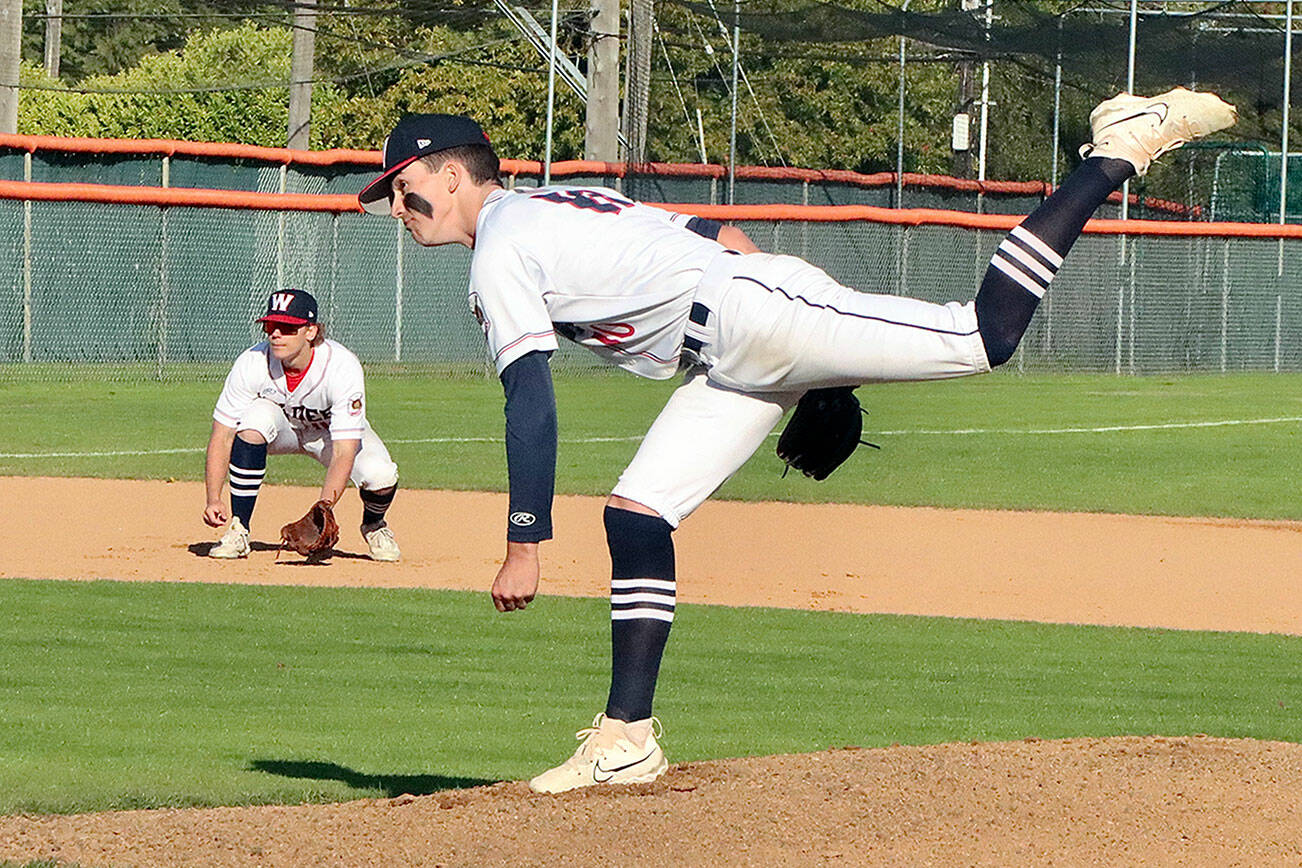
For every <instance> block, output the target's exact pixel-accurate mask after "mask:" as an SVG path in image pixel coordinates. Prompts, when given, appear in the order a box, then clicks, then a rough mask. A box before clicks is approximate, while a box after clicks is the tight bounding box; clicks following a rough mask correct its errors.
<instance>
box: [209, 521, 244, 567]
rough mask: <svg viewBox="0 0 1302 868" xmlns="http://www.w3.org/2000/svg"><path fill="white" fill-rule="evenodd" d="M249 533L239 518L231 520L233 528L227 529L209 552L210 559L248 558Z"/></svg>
mask: <svg viewBox="0 0 1302 868" xmlns="http://www.w3.org/2000/svg"><path fill="white" fill-rule="evenodd" d="M250 550H251V548H250V546H249V531H248V528H246V527H245V526H244V523H243V522H242V521H240V520H239V519H238V518H233V519H231V526H230V527H228V528H227V529H226V533H224V534H222V538H221V539H219V540H218V541H217V543H216V545H214V546H213V547H212V548H211V549H209V550H208V557H210V558H225V559H231V558H247V557H248V556H249V551H250Z"/></svg>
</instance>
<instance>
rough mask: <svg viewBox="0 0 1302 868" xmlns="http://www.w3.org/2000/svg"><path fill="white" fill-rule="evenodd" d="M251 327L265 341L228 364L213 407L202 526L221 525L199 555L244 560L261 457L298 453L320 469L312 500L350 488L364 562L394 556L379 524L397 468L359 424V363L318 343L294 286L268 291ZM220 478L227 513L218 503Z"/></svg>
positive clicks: (319, 332) (311, 309)
mask: <svg viewBox="0 0 1302 868" xmlns="http://www.w3.org/2000/svg"><path fill="white" fill-rule="evenodd" d="M258 322H260V323H262V328H263V331H265V332H266V335H267V339H266V340H265V341H263V342H261V343H259V344H256V345H255V346H252V347H250V348H249V349H247V350H245V351H244V352H243V353H240V355H239V357H238V358H236V360H235V364H234V366H232V367H231V371H230V373H229V374H227V375H226V385H225V386H223V387H222V392H221V395H220V397H218V399H217V407H216V409H215V410H213V423H212V436H211V437H209V439H208V458H207V463H206V465H205V472H204V484H205V486H206V487H207V495H208V503H207V506H205V507H204V510H203V520H204V522H206V523H207V524H208V525H209V526H210V527H221V526H223V525H225V524H226V523H227V522H228V521H229V522H230V526H229V527H228V528H227V530H226V533H225V534H224V535H223V536H222V538H221V540H220V541H218V543H217V544H216V545H215V546H213V548H212V549H211V550H210V551H209V552H208V555H209V557H214V558H244V557H248V555H249V525H250V522H251V520H252V518H253V507H254V505H255V504H256V503H257V500H258V489H259V488H260V487H261V486H262V478H263V475H264V474H265V473H266V471H267V456H268V455H286V454H289V453H292V452H300V453H303V454H306V455H311V456H312V457H313V458H315V459H316V460H317V461H320V462H321V463H322V464H324V465H325V467H326V475H325V481H324V482H323V483H322V484H321V500H327V501H329V502H330V503H332V504H333V503H335V502H336V501H338V500H339V497H340V495H342V494H343V491H344V488H345V487H346V486H347V485H348V480H349V479H351V480H352V481H353V482H354V483H355V484H356V485H357V490H358V493H359V494H360V495H361V498H362V537H363V538H364V539H365V540H366V544H367V546H369V547H370V550H371V557H372V558H373V559H374V560H377V561H396V560H398V558H399V557H400V556H401V552H400V551H399V549H398V543H397V541H396V540H394V538H393V531H391V530H390V529H389V527H388V525H387V524H386V523H385V520H384V514H385V512H387V511H388V509H389V504H391V503H392V502H393V495H394V492H396V491H397V489H398V466H397V465H396V464H394V463H393V459H391V458H390V457H389V450H388V449H386V448H385V446H384V443H383V442H382V441H381V440H380V438H379V437H377V436H376V435H375V432H374V431H372V430H371V426H370V424H369V423H368V422H367V421H366V384H365V381H364V378H363V375H362V365H361V362H359V361H358V360H357V356H355V355H353V354H352V352H350V351H349V350H348V349H347V348H346V347H344V346H343V344H340V343H339V342H337V341H332V340H329V339H327V338H326V336H325V331H324V327H323V326H322V325H321V323H320V322H318V321H317V304H316V299H315V298H313V297H312V296H311V295H310V294H309V293H307V292H304V291H303V290H301V289H284V290H280V291H278V292H273V293H272V294H271V297H270V298H269V299H267V312H266V313H265V314H264V315H263V316H262V317H261V318H260V319H259V320H258ZM228 476H229V479H230V489H231V494H230V509H229V510H228V509H227V508H226V504H225V503H223V501H222V483H224V482H226V480H227V478H228Z"/></svg>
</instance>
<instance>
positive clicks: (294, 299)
mask: <svg viewBox="0 0 1302 868" xmlns="http://www.w3.org/2000/svg"><path fill="white" fill-rule="evenodd" d="M316 321H317V319H316V299H315V298H313V297H312V294H311V293H308V292H304V291H303V290H301V289H279V290H276V291H275V292H273V293H272V294H271V296H270V297H269V298H268V299H267V312H266V313H265V314H264V315H262V316H261V317H259V318H258V322H278V323H284V324H285V325H298V326H301V325H311V324H312V323H314V322H316Z"/></svg>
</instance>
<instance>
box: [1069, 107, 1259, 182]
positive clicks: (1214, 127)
mask: <svg viewBox="0 0 1302 868" xmlns="http://www.w3.org/2000/svg"><path fill="white" fill-rule="evenodd" d="M1236 120H1238V113H1237V111H1236V110H1235V108H1234V106H1232V105H1230V104H1229V103H1227V102H1226V101H1225V100H1223V99H1221V98H1220V97H1219V96H1217V95H1216V94H1214V93H1195V92H1194V91H1191V90H1186V89H1185V88H1183V87H1177V88H1175V89H1174V90H1168V91H1167V92H1166V93H1163V94H1159V95H1157V96H1152V97H1143V96H1132V95H1130V94H1128V93H1119V94H1117V95H1116V96H1114V97H1113V98H1112V99H1109V100H1104V101H1103V102H1101V103H1099V104H1098V106H1097V107H1096V108H1095V109H1094V111H1092V112H1090V131H1091V134H1092V137H1093V141H1092V142H1091V143H1090V144H1087V145H1082V146H1081V149H1080V155H1081V157H1111V158H1113V159H1117V160H1125V161H1126V162H1128V163H1130V164H1131V165H1132V166H1134V167H1135V173H1136V174H1137V175H1139V176H1140V177H1143V175H1144V174H1145V173H1146V172H1147V171H1148V167H1149V166H1150V165H1151V164H1152V162H1153V160H1155V159H1157V158H1158V157H1160V156H1161V155H1162V154H1165V153H1166V152H1167V151H1173V150H1175V149H1176V148H1178V147H1180V146H1181V145H1183V144H1185V143H1186V142H1192V141H1193V140H1194V139H1201V138H1203V137H1204V136H1210V135H1211V134H1212V133H1215V132H1219V131H1220V130H1223V129H1225V128H1226V127H1229V126H1232V125H1233V124H1234V122H1235V121H1236Z"/></svg>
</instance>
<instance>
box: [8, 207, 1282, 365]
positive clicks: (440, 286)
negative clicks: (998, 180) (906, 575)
mask: <svg viewBox="0 0 1302 868" xmlns="http://www.w3.org/2000/svg"><path fill="white" fill-rule="evenodd" d="M741 225H742V227H743V228H744V229H745V230H746V231H747V232H748V233H749V234H750V235H751V236H752V237H753V238H754V239H755V240H756V241H757V242H758V243H759V244H760V245H761V246H762V247H764V248H765V249H769V250H773V251H778V252H785V253H792V254H796V255H799V256H802V257H804V258H806V259H808V260H810V261H812V262H814V263H816V264H818V265H820V266H822V267H823V268H825V269H826V270H827V271H828V272H829V273H830V274H832V275H833V276H834V277H836V278H837V279H838V280H840V281H842V282H843V283H845V284H847V285H849V286H853V287H855V288H858V289H861V290H864V291H872V292H884V293H894V294H903V295H910V296H916V297H919V298H924V299H928V300H932V301H938V302H939V301H949V300H954V299H960V300H962V299H967V298H970V297H972V295H973V294H974V292H975V290H976V287H977V286H978V285H979V282H980V279H981V275H982V274H983V273H984V270H985V267H986V263H987V262H988V260H989V257H990V255H991V254H992V253H993V251H994V249H995V247H996V246H997V245H998V243H999V241H1000V239H1001V238H1002V236H1003V232H1002V231H996V230H985V229H962V228H956V227H949V226H936V225H922V226H916V227H903V226H899V225H894V224H889V223H876V222H871V221H863V220H860V221H853V222H842V223H823V222H819V223H815V222H803V221H797V220H789V219H784V220H760V221H751V222H746V223H743V224H741ZM0 253H3V259H0V380H2V379H5V378H13V377H23V378H30V377H37V378H48V379H51V380H58V379H67V378H85V377H87V376H102V377H107V378H110V379H111V378H160V379H166V378H170V377H190V378H192V377H196V376H212V377H220V376H222V375H224V373H225V370H226V367H227V366H228V365H229V363H230V361H231V359H233V358H234V356H235V355H236V354H238V353H239V352H240V351H241V350H243V349H245V348H246V347H247V346H249V345H250V344H251V343H253V342H254V341H255V340H257V339H259V334H258V332H257V331H256V329H255V327H254V325H253V322H252V321H253V319H254V317H255V316H257V315H258V313H259V312H260V311H261V310H262V306H263V305H264V303H265V299H266V296H267V295H268V294H269V293H270V292H271V291H272V290H273V289H275V288H277V287H283V286H296V287H301V288H304V289H307V290H308V291H310V292H312V293H313V294H314V295H316V296H317V298H318V300H319V301H320V304H321V308H322V316H323V320H324V322H325V323H326V327H327V330H328V333H329V334H330V335H331V336H333V337H335V338H337V339H339V340H340V341H342V342H343V343H344V344H345V345H347V346H349V347H350V348H352V349H353V350H354V351H355V352H357V354H358V355H359V356H360V357H361V358H362V359H363V361H364V362H367V363H368V364H369V365H370V366H371V367H372V368H379V367H383V368H391V369H395V370H421V371H437V372H442V373H447V374H449V375H469V376H488V375H489V374H490V373H491V366H490V365H489V364H488V360H487V358H486V354H485V348H484V341H483V337H482V335H481V333H480V331H479V328H478V326H477V324H476V323H475V320H474V318H473V317H472V316H471V314H470V312H469V309H468V305H467V301H466V287H467V283H468V268H469V252H468V251H466V250H465V249H464V248H461V247H448V248H440V249H437V250H430V249H425V248H421V247H419V246H417V245H415V244H414V243H412V242H411V241H410V240H409V239H408V238H407V237H406V236H405V233H404V232H402V230H401V227H400V226H399V225H398V224H397V223H396V222H395V221H391V220H385V219H380V218H374V217H367V216H364V215H361V214H356V213H342V214H332V213H318V212H288V211H284V212H276V211H254V210H238V209H225V208H202V207H184V206H169V207H156V206H132V205H111V204H99V203H89V202H40V201H23V200H12V199H8V200H0ZM1014 364H1015V366H1016V367H1017V368H1019V369H1023V370H1027V369H1033V370H1047V371H1110V372H1117V373H1155V372H1172V371H1238V370H1264V371H1270V370H1289V371H1294V370H1300V369H1302V239H1293V238H1287V239H1260V238H1245V237H1220V236H1210V235H1187V236H1175V237H1165V236H1152V235H1132V236H1124V235H1097V234H1092V235H1086V236H1084V237H1082V238H1081V239H1080V241H1079V242H1078V243H1077V245H1076V248H1075V249H1074V250H1073V252H1072V254H1071V255H1070V256H1069V257H1068V259H1067V262H1066V265H1065V266H1064V267H1063V269H1062V271H1061V272H1060V273H1059V275H1058V277H1057V279H1056V280H1055V282H1054V284H1053V287H1052V289H1051V290H1050V292H1049V293H1048V295H1047V296H1046V299H1045V301H1044V302H1043V304H1042V306H1041V309H1040V311H1039V312H1038V313H1037V315H1036V318H1035V321H1034V323H1033V325H1032V329H1031V331H1030V333H1029V334H1028V335H1027V337H1026V339H1025V341H1024V342H1023V345H1022V348H1021V350H1020V351H1019V354H1018V356H1017V357H1016V359H1015V363H1014ZM556 365H557V367H558V368H560V369H563V370H588V369H597V368H601V367H602V366H601V365H600V363H598V362H597V361H596V359H595V357H593V356H591V355H590V354H588V353H586V352H585V351H582V350H580V349H578V348H576V347H571V346H566V347H565V348H563V350H562V352H561V353H560V354H558V357H557V360H556Z"/></svg>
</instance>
